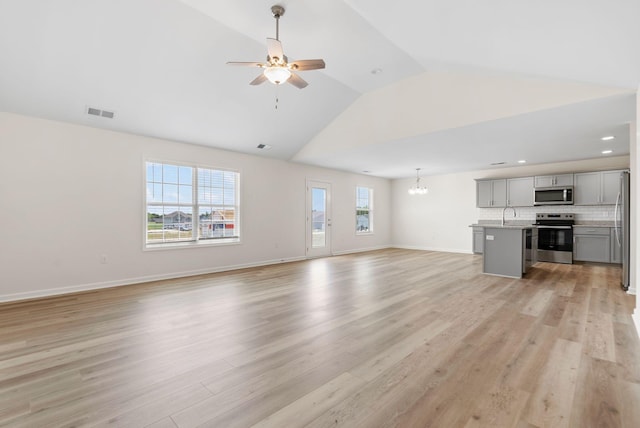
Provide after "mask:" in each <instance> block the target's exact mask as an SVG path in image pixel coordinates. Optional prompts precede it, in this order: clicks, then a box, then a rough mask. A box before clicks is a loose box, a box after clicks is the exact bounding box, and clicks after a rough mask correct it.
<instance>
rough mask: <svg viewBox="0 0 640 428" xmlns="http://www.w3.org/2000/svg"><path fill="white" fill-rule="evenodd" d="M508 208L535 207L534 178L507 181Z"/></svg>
mask: <svg viewBox="0 0 640 428" xmlns="http://www.w3.org/2000/svg"><path fill="white" fill-rule="evenodd" d="M507 206H509V207H532V206H533V177H522V178H509V179H508V180H507Z"/></svg>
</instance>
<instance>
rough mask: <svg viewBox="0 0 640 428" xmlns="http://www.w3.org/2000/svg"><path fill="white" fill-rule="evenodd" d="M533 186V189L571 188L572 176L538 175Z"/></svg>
mask: <svg viewBox="0 0 640 428" xmlns="http://www.w3.org/2000/svg"><path fill="white" fill-rule="evenodd" d="M534 184H535V187H556V186H573V174H559V175H538V176H536V177H535V181H534Z"/></svg>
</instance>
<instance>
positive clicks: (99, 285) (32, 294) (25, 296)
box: [0, 257, 306, 303]
mask: <svg viewBox="0 0 640 428" xmlns="http://www.w3.org/2000/svg"><path fill="white" fill-rule="evenodd" d="M301 260H306V258H305V257H290V258H286V259H277V260H266V261H262V262H256V263H244V264H238V265H231V266H219V267H214V268H207V269H198V270H192V271H183V272H172V273H166V274H159V275H148V276H141V277H136V278H126V279H119V280H115V281H103V282H94V283H90V284H80V285H72V286H69V287H59V288H50V289H46V290H37V291H28V292H25V293H15V294H0V303H1V302H15V301H20V300H29V299H38V298H42V297H51V296H60V295H63V294H70V293H78V292H82V291H92V290H100V289H103V288H113V287H121V286H124V285H132V284H140V283H143V282H152V281H162V280H165V279H175V278H183V277H188V276H196V275H205V274H209V273H217V272H226V271H231V270H237V269H246V268H252V267H260V266H269V265H275V264H280V263H290V262H298V261H301Z"/></svg>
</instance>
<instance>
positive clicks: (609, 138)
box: [601, 135, 616, 141]
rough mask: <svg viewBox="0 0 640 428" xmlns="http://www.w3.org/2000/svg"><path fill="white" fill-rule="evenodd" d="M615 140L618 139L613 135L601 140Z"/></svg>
mask: <svg viewBox="0 0 640 428" xmlns="http://www.w3.org/2000/svg"><path fill="white" fill-rule="evenodd" d="M615 138H616V137H614V136H613V135H608V136H606V137H602V138H601V140H602V141H610V140H613V139H615Z"/></svg>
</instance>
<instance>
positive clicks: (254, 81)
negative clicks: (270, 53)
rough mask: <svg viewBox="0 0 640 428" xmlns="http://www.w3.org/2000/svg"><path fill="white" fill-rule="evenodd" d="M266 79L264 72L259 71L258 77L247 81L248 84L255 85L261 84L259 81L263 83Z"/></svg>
mask: <svg viewBox="0 0 640 428" xmlns="http://www.w3.org/2000/svg"><path fill="white" fill-rule="evenodd" d="M266 81H267V76H265V75H264V73H260V74H259V75H258V77H256V78H255V79H253V80H252V81H251V83H249V84H250V85H253V86H255V85H259V84H261V83H264V82H266Z"/></svg>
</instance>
